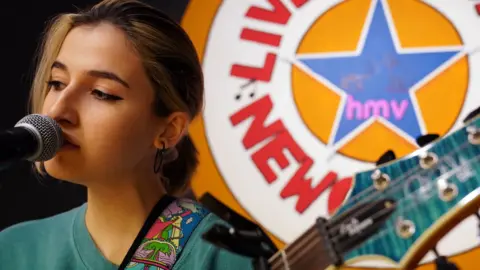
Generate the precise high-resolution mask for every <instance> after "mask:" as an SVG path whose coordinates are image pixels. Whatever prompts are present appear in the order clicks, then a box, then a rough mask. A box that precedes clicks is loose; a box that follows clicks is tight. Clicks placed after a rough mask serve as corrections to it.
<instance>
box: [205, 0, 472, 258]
mask: <svg viewBox="0 0 480 270" xmlns="http://www.w3.org/2000/svg"><path fill="white" fill-rule="evenodd" d="M283 2H289V1H283ZM339 2H341V1H332V0H330V1H327V0H323V1H309V2H308V3H307V4H305V5H304V6H303V7H301V8H299V9H297V8H295V7H294V6H293V4H291V3H288V4H287V7H288V9H289V10H290V11H291V17H290V18H289V20H288V22H287V24H286V25H278V24H273V23H267V22H262V21H259V20H255V19H251V18H246V17H245V14H246V12H247V10H248V9H249V8H250V7H251V6H258V7H264V8H269V3H268V1H263V0H249V1H237V0H224V1H223V3H222V4H221V7H220V8H219V10H218V12H217V15H216V17H215V20H214V22H213V23H212V27H211V29H210V34H209V38H208V42H207V46H206V49H205V56H204V62H203V69H204V76H205V89H206V93H205V102H206V106H205V111H204V115H203V116H204V121H205V133H206V137H207V140H208V143H209V146H210V151H211V153H212V156H213V158H214V160H215V163H216V166H217V168H218V170H219V172H220V174H221V176H222V177H223V179H224V180H225V182H226V184H227V186H228V187H229V189H230V191H231V192H232V194H233V195H234V196H235V198H236V199H237V200H238V202H239V203H240V204H241V205H242V206H243V207H244V208H245V209H246V210H247V212H249V213H250V214H251V215H252V217H253V218H255V219H256V220H257V221H258V222H259V223H261V224H262V225H263V226H264V227H265V228H267V229H268V230H269V231H270V232H272V233H273V234H274V235H276V236H277V237H279V238H280V239H281V240H283V241H285V242H292V241H294V240H295V238H297V237H298V236H300V234H301V233H303V232H304V231H305V230H307V229H308V228H309V227H310V226H311V225H313V223H314V222H315V220H316V218H317V217H318V216H328V212H327V199H328V192H325V193H324V194H322V195H321V196H320V197H319V198H318V199H317V200H316V201H315V202H314V203H313V204H312V205H311V206H310V207H309V208H308V209H307V210H306V211H305V212H304V213H302V214H300V213H298V212H297V211H296V210H295V206H296V203H297V198H296V197H295V196H294V197H290V198H287V199H283V198H281V195H280V194H281V192H282V189H283V188H284V187H285V185H286V184H287V183H288V181H289V179H291V178H292V177H293V175H294V173H295V172H296V171H297V169H298V167H299V166H298V162H296V161H295V159H294V158H293V156H291V155H290V154H289V153H287V154H286V157H287V159H288V161H289V163H290V165H289V166H287V167H286V168H284V169H283V170H282V169H281V168H279V167H278V166H277V164H275V162H274V161H273V160H270V162H269V164H270V166H271V167H272V169H273V171H274V172H275V173H276V175H277V176H278V178H277V179H276V180H275V181H274V182H272V183H271V184H269V183H267V181H266V180H265V179H264V176H263V175H262V174H261V173H260V171H259V170H258V168H257V167H256V166H255V164H254V162H253V161H252V155H253V154H254V153H255V152H257V151H258V150H259V149H261V148H262V147H263V146H265V145H266V144H267V143H268V142H269V141H270V140H271V139H272V138H270V139H266V140H264V141H262V142H261V143H258V144H257V145H255V146H253V147H251V148H250V149H245V147H244V145H243V143H242V140H243V139H244V137H245V135H246V132H247V130H248V129H249V127H250V125H251V124H252V120H253V119H247V120H245V121H243V122H242V123H240V124H239V125H237V126H234V125H233V124H232V122H231V116H232V115H233V114H235V113H237V112H238V111H239V110H241V109H242V108H245V107H247V106H248V105H249V104H252V103H254V102H255V101H258V100H260V99H262V98H266V97H268V98H269V99H270V100H271V101H272V103H273V108H272V111H271V112H270V113H269V114H268V117H267V120H266V123H265V124H266V125H270V124H272V123H275V121H281V122H282V123H283V125H284V126H285V128H286V130H288V132H289V134H291V137H292V138H293V140H294V141H295V142H296V143H297V144H298V146H299V147H300V148H301V149H302V150H303V151H304V152H305V153H306V155H308V156H309V157H311V158H312V159H313V166H312V167H311V168H310V170H309V172H308V174H307V177H311V178H312V179H313V181H312V185H317V184H318V182H319V180H320V179H321V178H322V177H321V176H324V175H326V174H327V173H328V172H329V171H334V172H337V173H338V177H340V178H342V177H348V176H351V175H353V174H354V173H356V172H358V171H363V170H367V169H371V168H373V166H374V165H373V164H370V163H366V162H360V161H358V160H353V159H350V158H348V157H344V156H335V158H334V159H333V160H331V161H329V162H328V166H325V164H327V159H328V158H329V157H330V154H331V152H330V151H329V149H327V147H326V146H325V145H324V144H322V143H321V142H319V140H318V139H317V138H316V137H315V136H314V135H313V134H311V132H310V130H309V129H308V127H306V126H305V124H304V122H303V120H302V119H301V117H300V115H299V113H298V111H297V108H296V106H295V102H294V101H293V96H292V90H291V78H290V74H291V64H290V63H289V62H288V61H289V60H291V59H293V58H294V56H295V52H296V50H297V46H298V44H299V43H300V41H301V40H302V38H303V36H304V34H305V33H306V32H307V31H308V30H309V28H310V26H311V25H312V24H313V23H314V21H315V20H316V19H317V18H318V17H319V16H320V15H322V14H323V13H324V12H326V11H328V10H329V9H330V8H331V7H333V6H334V5H336V4H338V3H339ZM424 2H426V3H428V4H429V5H431V6H432V7H433V8H435V9H436V10H438V11H439V12H440V13H442V14H443V15H444V16H445V17H447V18H448V19H449V20H450V21H451V22H452V23H453V24H454V25H455V26H456V27H457V30H458V32H459V34H460V36H461V38H462V40H463V42H464V45H465V46H464V47H465V49H466V50H468V51H473V50H474V49H475V48H480V35H478V33H477V32H478V30H476V29H478V27H479V26H480V20H479V19H480V17H477V16H475V14H474V13H473V12H472V10H471V9H472V8H473V5H472V3H471V2H470V1H466V0H465V1H446V0H440V1H439V0H429V1H424ZM247 27H248V28H251V29H256V30H259V31H264V32H269V33H274V34H278V35H280V36H282V41H281V45H280V47H278V48H276V47H273V46H268V45H264V44H259V43H253V42H250V41H244V40H240V35H241V31H242V29H243V28H247ZM267 53H273V54H275V55H276V56H277V61H276V63H275V67H274V70H273V74H272V77H271V80H270V81H269V82H256V83H254V84H251V85H250V86H247V87H245V88H244V90H240V88H241V86H242V85H244V84H246V83H247V82H248V80H247V79H242V78H237V77H233V76H231V75H230V71H231V67H232V65H233V64H243V65H247V66H253V67H255V66H257V67H261V66H262V65H263V63H264V59H265V57H266V54H267ZM468 61H469V65H470V84H469V90H468V93H467V96H466V101H465V103H464V107H463V109H462V111H461V113H460V115H459V116H458V121H457V123H456V124H455V126H454V127H453V129H452V130H455V129H457V128H459V127H460V126H461V119H463V117H465V116H466V115H467V114H468V113H469V112H470V111H471V110H473V109H474V108H476V107H477V106H478V105H479V101H480V94H479V92H478V91H477V92H475V91H473V90H474V89H478V88H479V87H480V76H474V75H473V72H474V71H475V72H477V73H478V72H480V66H479V65H480V55H479V54H471V55H470V56H469V60H468ZM254 87H256V90H255V97H253V98H250V97H249V93H250V92H251V91H254V90H253V88H254ZM239 93H242V97H241V98H240V100H236V99H235V96H236V95H237V94H239ZM206 181H208V179H206ZM459 230H460V229H457V230H454V233H455V234H457V233H462V232H463V233H465V231H459ZM470 233H471V232H469V234H470ZM468 238H469V239H470V241H469V239H468ZM472 238H474V237H458V238H457V239H456V242H455V244H454V245H452V244H451V242H450V245H448V243H447V244H441V246H440V247H439V249H441V250H444V253H443V254H447V255H449V254H454V253H458V252H461V251H464V250H465V249H468V248H470V247H472V246H474V245H472V241H471V240H472ZM459 239H462V240H461V241H462V243H461V244H460V242H459V241H460V240H459ZM475 245H476V243H475ZM445 252H446V253H445ZM431 259H432V257H431V256H427V257H426V258H425V259H424V261H425V262H426V261H431ZM361 265H362V266H374V267H378V266H384V265H383V264H381V263H380V262H378V261H375V262H371V263H370V262H367V263H366V264H364V263H362V264H361Z"/></svg>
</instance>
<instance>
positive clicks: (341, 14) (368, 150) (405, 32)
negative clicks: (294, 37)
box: [292, 0, 469, 162]
mask: <svg viewBox="0 0 480 270" xmlns="http://www.w3.org/2000/svg"><path fill="white" fill-rule="evenodd" d="M371 5H372V3H371V1H364V0H349V1H345V2H342V3H340V4H338V5H336V6H334V7H333V8H331V9H330V10H328V11H327V12H325V13H324V14H322V15H321V16H320V17H319V18H318V19H317V20H316V21H315V23H314V24H313V25H312V26H311V28H310V29H309V31H308V32H307V34H306V35H305V37H304V38H303V40H302V41H301V42H300V44H299V46H298V49H297V54H302V53H322V52H339V51H355V49H356V47H357V44H358V42H359V39H360V36H361V32H362V30H363V27H364V22H365V20H366V17H367V14H368V12H369V9H370V6H371ZM388 5H389V10H390V12H391V14H392V18H393V21H394V24H395V28H396V30H397V33H398V36H399V39H400V42H401V44H402V46H403V47H404V48H412V47H416V48H418V47H435V46H460V45H462V44H463V42H462V40H461V38H460V36H459V34H458V32H457V30H456V29H455V27H454V26H453V24H452V23H451V22H450V21H448V19H447V18H445V17H444V16H443V15H442V14H441V13H439V12H438V11H436V10H435V9H433V8H432V7H430V6H429V5H427V4H425V3H423V2H421V1H416V0H402V1H395V0H389V1H388ZM345 18H348V20H345ZM338 33H342V34H341V35H339V34H338ZM468 72H469V68H468V61H467V57H466V56H464V57H463V58H462V59H461V60H459V61H458V62H457V63H455V64H453V65H452V66H451V67H449V68H448V69H446V70H445V71H444V72H442V73H441V74H440V75H439V76H437V77H436V78H435V79H433V80H431V81H430V82H429V83H427V84H426V85H425V86H424V87H422V88H421V89H419V90H418V91H417V92H416V97H417V100H418V105H419V107H420V108H421V112H422V117H423V119H424V121H425V123H426V129H427V131H428V133H437V134H440V135H444V134H446V133H447V132H448V131H449V130H450V128H451V127H452V126H453V125H454V124H455V121H456V120H457V117H458V115H459V113H460V111H461V109H462V106H463V101H464V99H465V96H466V93H467V90H468ZM452 84H455V89H459V91H451V89H452ZM292 91H293V95H294V99H295V103H296V105H297V108H298V111H299V113H300V115H301V117H302V119H303V121H304V122H305V124H306V126H308V128H309V129H310V131H311V132H312V133H313V134H314V135H315V136H316V137H317V138H318V139H319V140H320V141H321V142H323V143H324V144H327V142H328V139H329V137H330V136H331V133H332V127H333V125H334V121H335V118H336V113H337V110H338V107H339V106H340V101H341V98H340V96H339V95H338V94H337V93H335V92H333V91H332V90H331V89H330V88H328V87H327V86H326V85H323V84H321V83H319V82H318V81H316V80H315V79H314V78H312V77H310V76H309V75H308V74H306V73H305V72H303V71H302V70H300V69H299V68H296V67H294V68H293V69H292ZM410 106H412V105H410ZM445 108H448V109H445ZM378 138H382V142H380V141H378ZM372 142H376V143H375V144H372ZM416 148H417V146H416V145H415V144H412V143H411V142H410V141H408V140H406V139H405V138H403V137H402V136H400V135H399V134H397V133H396V132H394V131H392V130H391V129H390V128H388V127H386V126H385V125H383V124H381V123H380V122H374V123H373V124H372V125H371V126H370V127H368V128H366V129H365V130H364V131H363V132H362V133H360V134H359V135H358V136H356V138H354V139H352V140H351V141H350V142H348V143H347V144H346V145H344V146H342V147H341V148H340V149H339V150H338V152H339V153H340V154H343V155H345V156H348V157H350V158H353V159H357V160H362V161H367V162H375V161H376V160H377V159H378V157H380V156H381V155H382V154H383V153H384V152H385V151H386V149H392V150H393V151H394V152H395V153H396V154H397V156H398V157H402V156H405V155H407V154H409V153H411V152H412V151H414V150H415V149H416Z"/></svg>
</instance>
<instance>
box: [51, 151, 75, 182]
mask: <svg viewBox="0 0 480 270" xmlns="http://www.w3.org/2000/svg"><path fill="white" fill-rule="evenodd" d="M44 165H45V170H46V171H47V173H48V175H50V176H51V177H54V178H56V179H59V180H63V181H67V182H72V183H75V184H82V183H81V182H82V181H80V180H79V179H82V177H81V172H82V170H81V169H80V167H81V166H79V164H75V163H70V162H66V161H65V160H63V159H62V158H61V157H59V156H55V157H54V158H53V159H51V160H48V161H46V162H44Z"/></svg>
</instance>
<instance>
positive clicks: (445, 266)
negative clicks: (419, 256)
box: [432, 248, 459, 270]
mask: <svg viewBox="0 0 480 270" xmlns="http://www.w3.org/2000/svg"><path fill="white" fill-rule="evenodd" d="M432 251H433V253H435V256H436V257H437V258H436V259H435V266H436V269H437V270H459V268H458V266H457V265H456V264H455V263H452V262H449V261H448V258H447V257H445V256H440V255H438V252H437V249H436V248H434V249H433V250H432Z"/></svg>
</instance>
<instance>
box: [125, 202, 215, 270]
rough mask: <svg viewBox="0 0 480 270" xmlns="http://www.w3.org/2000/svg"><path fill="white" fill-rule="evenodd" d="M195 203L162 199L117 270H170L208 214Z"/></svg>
mask: <svg viewBox="0 0 480 270" xmlns="http://www.w3.org/2000/svg"><path fill="white" fill-rule="evenodd" d="M208 213H209V212H208V210H206V209H205V208H204V207H202V206H201V205H200V204H199V203H198V202H195V201H193V200H190V199H185V198H174V197H171V196H164V197H163V198H162V199H161V200H160V201H159V202H158V203H157V205H155V207H154V208H153V210H152V212H151V213H150V215H149V217H148V218H147V221H146V222H145V224H144V225H143V227H142V230H141V231H140V233H139V234H138V236H137V238H136V239H135V241H134V243H133V245H132V246H131V247H130V250H129V251H128V253H127V255H126V256H125V258H124V260H123V262H122V264H121V265H120V268H119V270H171V269H172V268H173V265H174V264H175V262H176V261H177V260H178V258H179V257H180V254H181V252H182V250H183V248H184V247H185V244H186V243H187V241H188V239H189V237H190V235H191V234H192V232H193V231H194V230H195V228H196V227H197V225H198V224H199V223H200V222H201V221H202V219H203V218H204V217H205V216H206V215H207V214H208Z"/></svg>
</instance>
